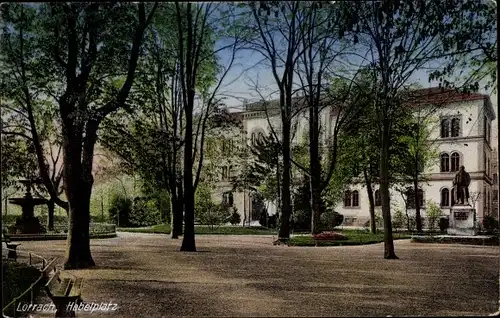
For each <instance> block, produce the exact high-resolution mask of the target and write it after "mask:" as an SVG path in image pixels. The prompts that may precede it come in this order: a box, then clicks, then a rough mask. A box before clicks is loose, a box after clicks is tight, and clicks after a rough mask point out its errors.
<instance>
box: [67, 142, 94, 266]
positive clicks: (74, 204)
mask: <svg viewBox="0 0 500 318" xmlns="http://www.w3.org/2000/svg"><path fill="white" fill-rule="evenodd" d="M78 146H79V145H78ZM65 148H66V149H67V148H70V147H65ZM66 149H65V154H64V156H65V157H66V158H67V160H65V162H64V165H65V166H64V185H65V189H66V197H67V198H68V202H69V228H68V239H67V249H66V259H65V262H64V269H77V268H87V267H92V266H95V263H94V260H93V259H92V255H91V254H90V233H89V232H90V231H89V230H90V229H89V224H90V195H91V191H92V183H93V181H92V180H89V178H83V176H82V171H81V170H82V169H81V168H82V164H81V162H80V160H79V159H80V158H78V157H79V156H77V157H75V156H72V155H69V153H68V150H66Z"/></svg>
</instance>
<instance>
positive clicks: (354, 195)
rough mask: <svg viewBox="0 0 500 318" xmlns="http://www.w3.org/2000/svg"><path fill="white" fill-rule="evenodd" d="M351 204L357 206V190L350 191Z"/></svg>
mask: <svg viewBox="0 0 500 318" xmlns="http://www.w3.org/2000/svg"><path fill="white" fill-rule="evenodd" d="M352 206H359V192H358V191H356V190H354V191H352Z"/></svg>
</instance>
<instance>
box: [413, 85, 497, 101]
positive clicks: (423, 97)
mask: <svg viewBox="0 0 500 318" xmlns="http://www.w3.org/2000/svg"><path fill="white" fill-rule="evenodd" d="M408 96H409V98H411V99H412V102H413V103H416V104H440V103H443V104H449V103H455V102H465V101H474V100H484V99H488V98H489V96H488V95H484V94H479V93H470V92H469V93H462V92H458V91H457V90H454V89H450V88H442V87H431V88H423V89H416V90H412V91H410V92H408Z"/></svg>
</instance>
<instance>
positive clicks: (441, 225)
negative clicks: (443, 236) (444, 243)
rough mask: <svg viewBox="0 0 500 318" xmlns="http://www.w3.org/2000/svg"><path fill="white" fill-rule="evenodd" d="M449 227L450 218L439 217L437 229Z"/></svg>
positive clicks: (443, 229)
mask: <svg viewBox="0 0 500 318" xmlns="http://www.w3.org/2000/svg"><path fill="white" fill-rule="evenodd" d="M449 227H450V220H449V219H448V218H447V217H441V218H440V219H439V230H441V232H444V231H446V229H447V228H449Z"/></svg>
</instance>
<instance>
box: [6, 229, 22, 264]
mask: <svg viewBox="0 0 500 318" xmlns="http://www.w3.org/2000/svg"><path fill="white" fill-rule="evenodd" d="M2 241H3V242H5V245H7V250H8V254H7V258H9V259H13V260H17V251H16V249H17V247H18V246H19V245H21V243H14V242H12V241H11V240H10V238H9V237H8V236H7V235H5V234H4V232H3V231H2Z"/></svg>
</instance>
